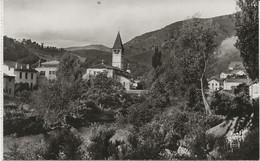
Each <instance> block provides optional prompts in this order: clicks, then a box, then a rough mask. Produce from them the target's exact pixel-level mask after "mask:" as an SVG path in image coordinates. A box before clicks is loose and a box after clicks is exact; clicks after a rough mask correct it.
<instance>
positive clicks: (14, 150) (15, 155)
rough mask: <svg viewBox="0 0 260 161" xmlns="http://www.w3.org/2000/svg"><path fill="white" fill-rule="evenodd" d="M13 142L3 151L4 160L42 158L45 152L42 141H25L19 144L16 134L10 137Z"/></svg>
mask: <svg viewBox="0 0 260 161" xmlns="http://www.w3.org/2000/svg"><path fill="white" fill-rule="evenodd" d="M12 140H13V144H12V145H11V147H10V148H9V151H8V152H6V153H4V155H3V157H4V159H5V160H43V159H46V158H44V155H45V154H46V151H47V149H46V145H45V144H44V143H34V144H31V143H29V142H27V143H26V144H24V145H22V146H21V145H19V144H18V142H17V138H16V136H14V138H12Z"/></svg>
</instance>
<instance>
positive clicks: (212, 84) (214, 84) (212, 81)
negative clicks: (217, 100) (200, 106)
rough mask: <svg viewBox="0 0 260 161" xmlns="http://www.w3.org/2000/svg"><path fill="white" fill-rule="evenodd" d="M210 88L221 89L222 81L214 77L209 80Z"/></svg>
mask: <svg viewBox="0 0 260 161" xmlns="http://www.w3.org/2000/svg"><path fill="white" fill-rule="evenodd" d="M208 86H209V90H211V91H216V90H219V89H220V81H219V80H218V79H217V78H212V79H210V80H209V81H208Z"/></svg>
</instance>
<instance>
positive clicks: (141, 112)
mask: <svg viewBox="0 0 260 161" xmlns="http://www.w3.org/2000/svg"><path fill="white" fill-rule="evenodd" d="M158 112H159V109H156V108H154V107H149V106H148V105H146V104H145V103H142V104H135V105H132V106H131V107H129V108H128V109H127V116H126V117H127V121H128V123H130V124H133V125H134V126H137V127H140V126H142V125H143V124H145V123H148V122H150V121H151V120H152V119H153V117H154V116H155V114H157V113H158Z"/></svg>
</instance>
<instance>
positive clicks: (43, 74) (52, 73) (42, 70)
mask: <svg viewBox="0 0 260 161" xmlns="http://www.w3.org/2000/svg"><path fill="white" fill-rule="evenodd" d="M58 65H59V61H56V60H54V61H49V62H44V63H39V66H38V67H37V68H35V70H37V71H38V72H39V82H41V81H42V80H44V79H47V80H55V79H56V71H57V69H58Z"/></svg>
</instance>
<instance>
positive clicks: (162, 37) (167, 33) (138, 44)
mask: <svg viewBox="0 0 260 161" xmlns="http://www.w3.org/2000/svg"><path fill="white" fill-rule="evenodd" d="M210 19H212V21H213V23H217V24H219V28H220V30H219V36H218V38H217V39H216V41H217V42H218V43H221V42H222V41H223V40H224V39H226V38H228V37H231V36H233V35H234V34H235V31H234V25H235V24H234V14H232V15H224V16H219V17H214V18H210ZM185 21H186V20H184V21H178V22H175V23H172V24H170V25H168V26H166V27H164V28H162V29H159V30H156V31H152V32H148V33H145V34H143V35H140V36H137V37H135V38H133V39H132V40H130V41H128V42H127V43H125V44H124V47H125V52H126V53H127V54H126V56H127V57H128V58H130V59H131V60H136V61H137V62H138V63H141V64H144V65H146V66H150V67H151V60H150V59H149V58H151V57H152V55H153V53H154V51H153V50H154V47H155V46H157V45H158V46H159V47H162V46H164V44H165V43H167V42H168V41H169V40H170V39H172V38H174V34H175V32H177V31H178V29H179V27H180V26H181V25H182V23H183V22H185ZM162 50H163V49H162ZM162 54H163V55H162V61H163V62H165V60H168V58H169V52H168V51H162Z"/></svg>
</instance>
